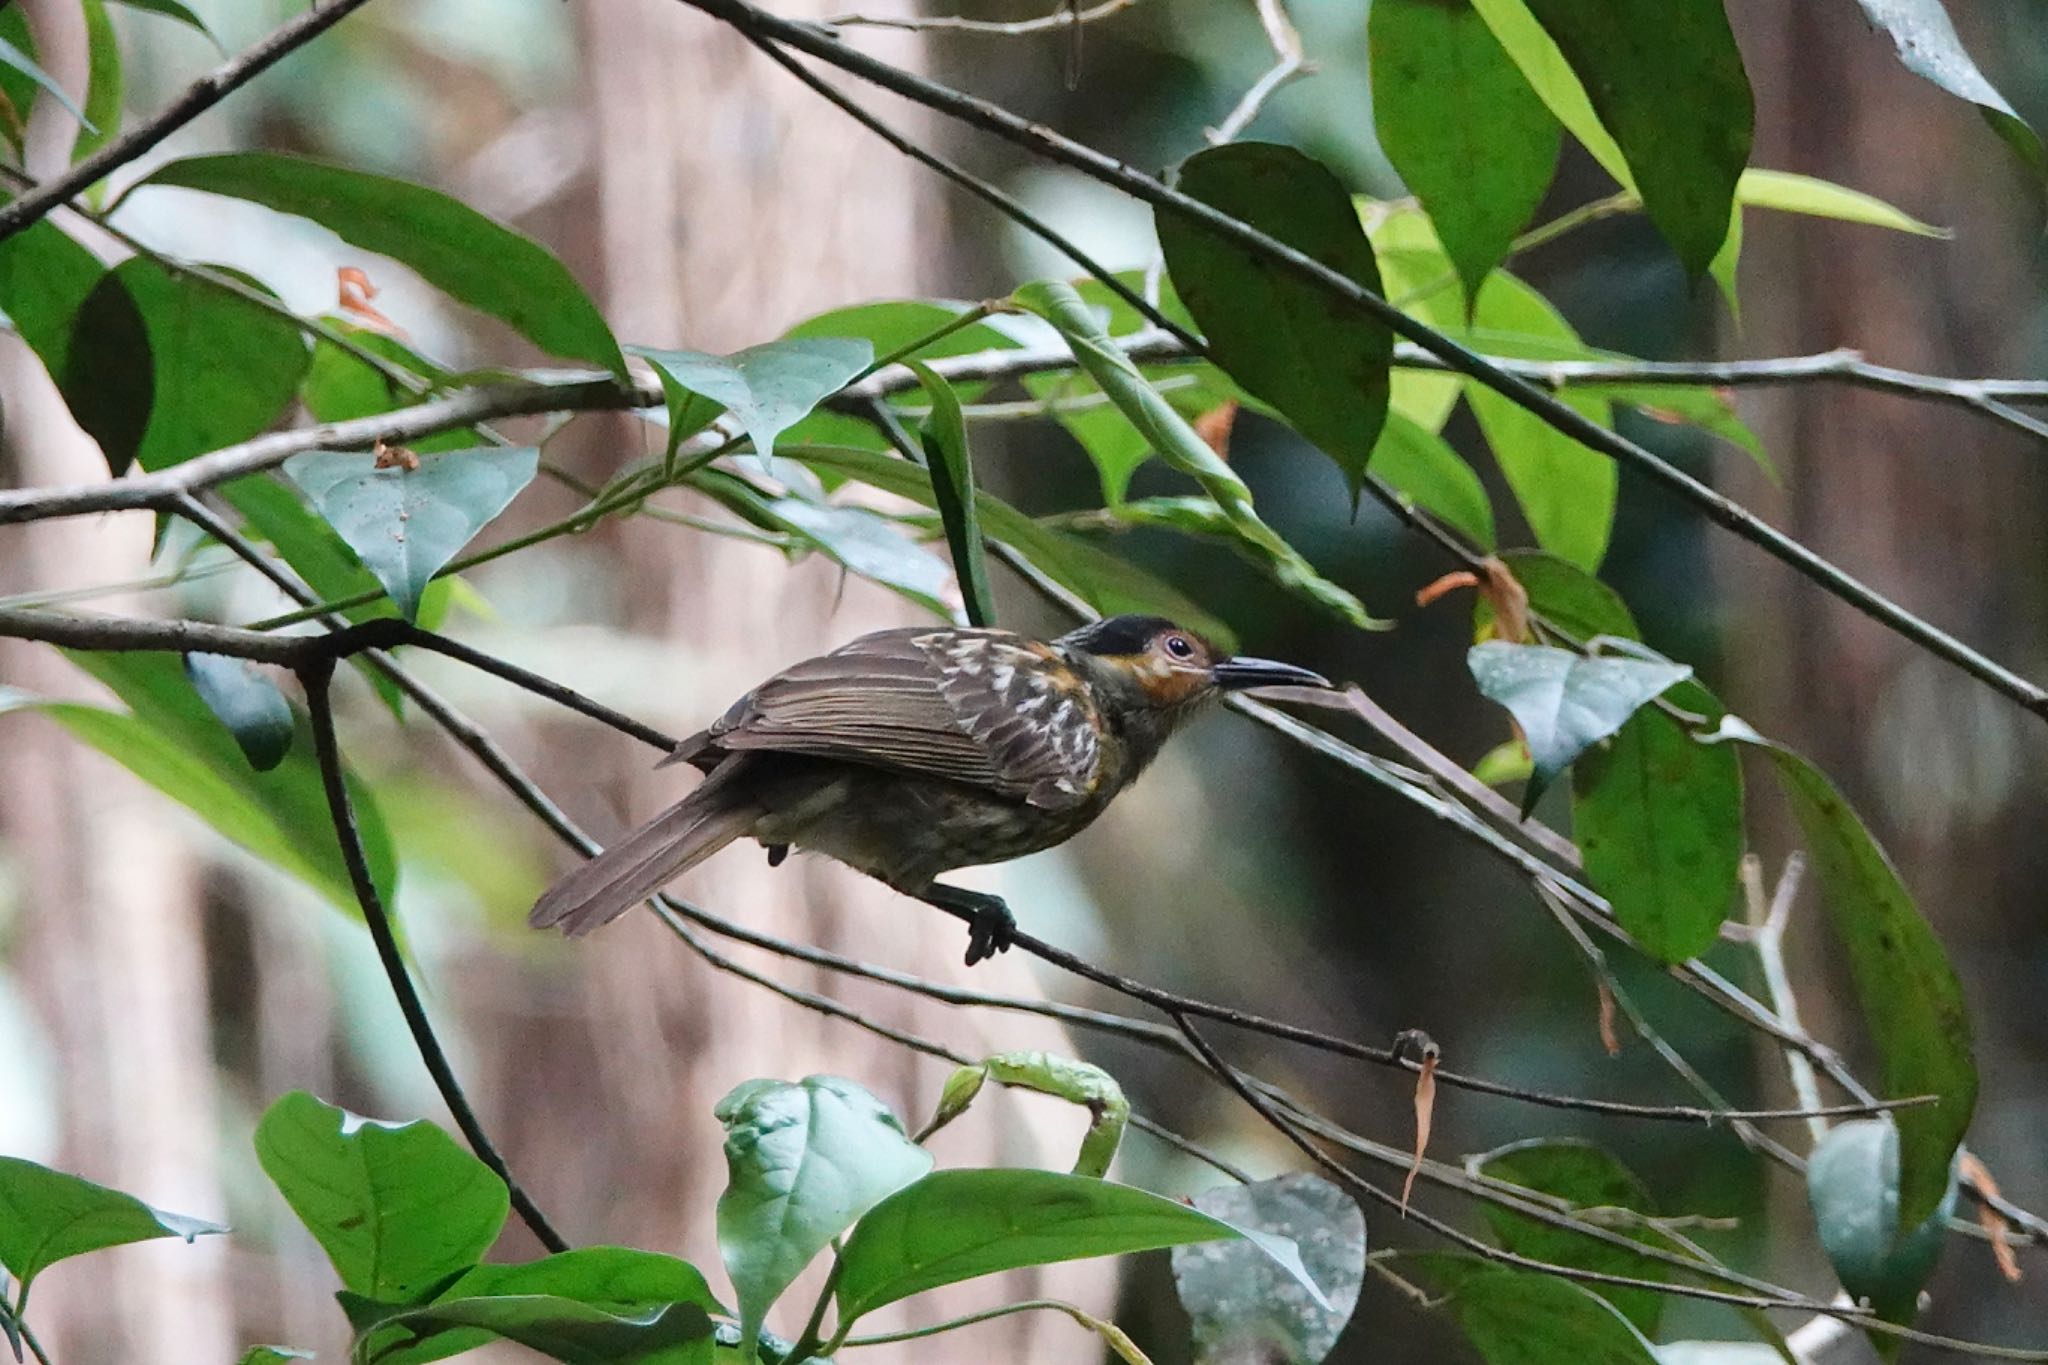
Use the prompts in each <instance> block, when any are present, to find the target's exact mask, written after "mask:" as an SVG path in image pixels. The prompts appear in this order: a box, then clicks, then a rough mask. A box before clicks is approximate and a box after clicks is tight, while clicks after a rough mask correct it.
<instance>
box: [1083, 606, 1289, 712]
mask: <svg viewBox="0 0 2048 1365" xmlns="http://www.w3.org/2000/svg"><path fill="white" fill-rule="evenodd" d="M1058 643H1059V645H1060V646H1061V648H1062V650H1063V651H1064V652H1065V653H1066V654H1067V657H1068V658H1069V659H1074V660H1075V661H1076V662H1077V663H1081V664H1083V666H1084V667H1085V668H1086V670H1087V671H1088V672H1090V673H1093V674H1095V675H1096V680H1097V681H1098V683H1100V682H1113V683H1120V684H1122V685H1123V686H1124V687H1127V688H1131V689H1133V690H1135V692H1136V693H1137V694H1138V695H1139V696H1140V697H1142V699H1143V701H1144V702H1145V703H1147V704H1149V705H1151V706H1155V707H1161V708H1172V709H1176V710H1178V709H1180V708H1183V707H1185V706H1187V705H1189V704H1190V703H1193V702H1198V701H1202V700H1205V699H1207V698H1209V697H1212V696H1214V695H1216V694H1217V693H1218V692H1235V691H1242V690H1244V689H1246V688H1252V687H1284V686H1294V687H1328V686H1329V685H1330V684H1329V682H1328V681H1327V680H1326V679H1324V678H1323V677H1322V676H1321V675H1320V674H1317V673H1312V672H1310V671H1309V670H1308V669H1305V668H1297V667H1295V666H1294V665H1293V664H1283V663H1276V662H1274V661H1273V660H1271V659H1251V658H1243V657H1232V656H1230V655H1227V654H1225V653H1224V652H1223V651H1222V650H1220V649H1218V648H1217V647H1216V646H1215V645H1213V644H1211V643H1209V641H1207V640H1205V639H1203V638H1202V637H1201V636H1200V635H1197V634H1196V633H1195V632H1194V631H1191V630H1188V629H1186V628H1185V627H1183V626H1179V625H1176V624H1174V623H1173V622H1172V621H1169V620H1167V619H1166V618H1165V617H1163V616H1142V615H1125V616H1110V617H1105V618H1104V619H1102V620H1100V621H1094V622H1090V623H1089V624H1088V625H1085V626H1082V627H1081V628H1080V629H1078V630H1073V631H1069V632H1068V633H1067V634H1065V635H1062V636H1061V637H1060V638H1059V641H1058ZM1090 665H1092V667H1091V666H1090Z"/></svg>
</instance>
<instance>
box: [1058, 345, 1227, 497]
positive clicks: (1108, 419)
mask: <svg viewBox="0 0 2048 1365" xmlns="http://www.w3.org/2000/svg"><path fill="white" fill-rule="evenodd" d="M1091 306H1092V305H1091ZM1139 373H1141V374H1142V375H1143V376H1144V377H1145V380H1146V382H1147V383H1149V384H1151V385H1153V387H1154V388H1155V390H1156V391H1157V392H1158V394H1159V396H1160V397H1161V398H1163V399H1165V400H1166V403H1167V405H1168V406H1169V407H1171V408H1172V409H1173V410H1174V411H1175V412H1177V413H1179V414H1180V415H1181V416H1182V417H1184V418H1187V419H1189V420H1190V421H1192V420H1194V419H1195V418H1198V417H1200V416H1202V415H1203V414H1204V413H1207V412H1211V411H1214V410H1215V409H1216V408H1218V407H1221V406H1222V405H1223V404H1225V403H1228V402H1232V401H1242V398H1243V397H1244V396H1245V395H1244V390H1242V389H1240V388H1239V387H1238V386H1237V385H1235V384H1233V383H1231V382H1230V380H1229V378H1228V377H1227V376H1225V375H1224V373H1223V372H1222V371H1221V370H1219V369H1217V368H1216V367H1215V366H1214V365H1206V364H1190V365H1178V364H1177V365H1171V366H1166V365H1149V366H1145V367H1142V368H1141V369H1140V371H1139ZM1024 388H1025V390H1026V391H1027V392H1028V393H1030V395H1031V396H1032V397H1033V398H1036V399H1038V400H1040V401H1041V402H1043V403H1045V404H1046V405H1047V406H1048V407H1049V408H1050V409H1051V410H1052V414H1053V416H1054V417H1055V418H1056V419H1057V420H1058V422H1059V424H1060V425H1061V426H1063V427H1065V428H1066V430H1067V434H1068V435H1070V436H1072V437H1073V438H1074V439H1075V440H1076V441H1078V442H1080V444H1081V449H1083V450H1085V451H1086V452H1088V459H1089V461H1090V462H1091V463H1093V464H1094V466H1095V471H1096V473H1097V475H1099V476H1100V478H1101V480H1102V500H1103V501H1104V502H1105V503H1106V504H1108V505H1110V506H1116V505H1118V504H1120V503H1122V502H1123V500H1124V495H1125V494H1126V493H1127V492H1128V491H1129V489H1130V486H1131V476H1132V475H1133V474H1135V473H1136V472H1137V470H1138V467H1139V466H1140V465H1142V464H1144V463H1145V461H1146V460H1148V459H1150V458H1151V457H1152V453H1153V452H1152V445H1151V443H1150V442H1149V441H1147V440H1146V439H1145V434H1144V433H1143V432H1142V431H1140V430H1139V429H1138V428H1137V427H1136V426H1134V425H1133V424H1132V423H1131V420H1130V419H1129V418H1127V417H1125V416H1124V415H1123V413H1122V412H1121V411H1119V410H1118V409H1117V407H1116V406H1115V405H1114V404H1112V403H1109V402H1108V401H1107V400H1106V399H1104V398H1103V396H1102V390H1101V388H1100V387H1099V386H1098V385H1097V384H1096V383H1095V382H1094V381H1093V380H1091V379H1089V378H1088V376H1087V375H1085V374H1076V373H1072V372H1069V373H1066V374H1060V373H1056V372H1048V373H1045V374H1035V375H1027V376H1025V378H1024ZM1090 400H1093V401H1090ZM1254 401H1255V402H1256V400H1254ZM1262 406H1263V405H1262Z"/></svg>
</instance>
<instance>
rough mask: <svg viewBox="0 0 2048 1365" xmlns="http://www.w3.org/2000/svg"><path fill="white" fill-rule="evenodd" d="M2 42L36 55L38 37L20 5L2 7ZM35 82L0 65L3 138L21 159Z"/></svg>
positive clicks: (1, 133)
mask: <svg viewBox="0 0 2048 1365" xmlns="http://www.w3.org/2000/svg"><path fill="white" fill-rule="evenodd" d="M0 41H4V42H7V43H10V44H12V45H13V46H14V48H15V50H16V51H18V52H22V53H25V54H27V55H28V56H30V57H33V56H34V55H35V51H36V39H35V35H34V34H33V33H31V32H29V27H28V14H27V12H26V11H24V10H23V9H22V7H21V6H20V5H15V4H4V5H0ZM36 91H37V86H36V83H35V82H34V81H32V80H30V79H29V78H28V77H27V76H26V75H24V74H22V73H21V72H20V71H18V70H16V69H15V68H14V67H11V66H9V65H8V64H7V63H5V62H0V137H4V138H5V139H6V142H7V145H8V146H9V147H11V148H13V150H14V155H15V157H16V159H17V160H18V159H19V158H20V157H21V152H22V138H23V136H24V134H26V133H27V131H28V116H29V112H30V110H31V109H33V108H34V106H35V100H36Z"/></svg>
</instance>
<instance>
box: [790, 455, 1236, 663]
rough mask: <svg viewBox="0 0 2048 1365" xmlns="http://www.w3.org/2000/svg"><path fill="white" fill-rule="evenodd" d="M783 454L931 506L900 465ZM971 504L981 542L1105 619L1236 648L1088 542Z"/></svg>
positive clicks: (994, 504)
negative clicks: (1015, 557)
mask: <svg viewBox="0 0 2048 1365" xmlns="http://www.w3.org/2000/svg"><path fill="white" fill-rule="evenodd" d="M787 454H788V455H789V457H790V458H792V459H794V460H797V461H798V462H800V463H802V464H804V465H806V466H808V467H809V468H811V469H814V470H817V471H819V472H820V473H824V472H828V471H829V472H834V473H838V474H843V475H845V476H847V477H849V478H854V479H858V480H859V481H860V482H862V483H864V484H867V485H869V486H870V487H873V488H880V489H882V490H884V491H885V492H890V493H895V494H897V495H898V496H901V497H905V498H909V499H910V500H911V501H913V502H916V503H918V504H920V505H921V506H924V507H934V506H936V505H937V498H936V496H935V495H934V494H933V492H932V486H931V480H930V476H929V475H928V474H927V473H926V472H925V471H924V470H922V469H919V468H918V467H917V466H916V465H913V464H911V463H909V462H908V461H906V460H897V459H891V458H890V457H888V456H886V455H878V454H875V453H874V452H873V451H867V450H853V449H846V448H839V447H831V446H805V447H801V448H798V449H795V450H791V451H789V452H787ZM974 500H975V508H976V512H977V514H978V515H979V518H980V521H981V526H982V531H983V534H985V535H986V536H988V537H990V538H992V539H994V540H996V541H999V542H1000V543H1002V544H1004V545H1008V546H1009V547H1010V548H1011V549H1013V550H1015V551H1016V552H1017V553H1018V554H1020V555H1022V556H1023V557H1024V558H1025V559H1027V560H1029V561H1030V562H1031V564H1032V565H1033V566H1034V567H1036V568H1037V569H1038V570H1039V571H1040V572H1041V573H1044V574H1045V575H1046V576H1047V577H1049V578H1051V579H1052V580H1053V581H1054V582H1056V583H1058V584H1059V585H1060V586H1061V587H1063V588H1065V589H1067V591H1069V592H1071V593H1073V594H1075V595H1076V596H1078V597H1080V598H1081V599H1082V600H1083V601H1085V602H1087V603H1088V605H1090V606H1092V607H1094V608H1095V610H1097V611H1098V612H1100V613H1102V614H1103V615H1104V616H1117V615H1121V614H1123V613H1125V612H1136V613H1139V614H1141V615H1147V616H1164V617H1166V618H1167V619H1168V620H1170V621H1174V622H1177V623H1179V624H1180V625H1183V626H1186V627H1187V628H1188V629H1189V630H1192V631H1194V632H1195V633H1196V634H1198V635H1201V636H1202V637H1203V638H1204V639H1206V640H1208V641H1210V642H1211V643H1213V644H1215V645H1217V646H1218V647H1219V648H1222V649H1226V650H1228V649H1234V648H1236V641H1237V633H1236V632H1235V631H1233V630H1232V629H1231V628H1230V627H1229V626H1228V625H1227V624H1225V623H1224V621H1223V620H1222V619H1221V618H1220V617H1216V616H1213V615H1211V614H1210V613H1209V612H1208V610H1207V609H1206V608H1204V607H1202V606H1201V605H1199V604H1198V603H1196V602H1195V601H1194V600H1193V599H1192V598H1190V597H1188V596H1186V595H1185V594H1183V593H1182V592H1180V591H1179V590H1178V589H1177V588H1174V587H1172V586H1171V585H1169V584H1167V583H1164V582H1162V581H1160V580H1159V579H1157V578H1154V577H1152V575H1150V574H1148V573H1146V572H1145V571H1144V570H1142V569H1139V568H1137V567H1135V566H1133V565H1131V564H1128V563H1125V562H1124V561H1123V560H1121V559H1118V558H1117V557H1116V556H1114V555H1112V554H1109V553H1107V552H1106V551H1103V550H1099V549H1097V548H1096V547H1094V546H1093V545H1090V544H1088V543H1087V542H1086V541H1083V540H1078V539H1076V538H1075V537H1073V536H1068V535H1062V534H1060V533H1059V532H1057V531H1054V530H1050V529H1048V528H1047V527H1044V526H1040V525H1039V524H1038V523H1037V522H1035V521H1033V520H1032V519H1031V518H1030V517H1027V516H1025V515H1024V514H1023V513H1022V512H1019V511H1018V510H1017V509H1016V508H1014V507H1012V506H1010V505H1009V504H1008V503H1006V502H1004V501H1002V500H1001V499H1000V498H997V497H996V496H994V495H993V494H991V493H988V492H986V491H980V492H977V493H976V494H975V499H974Z"/></svg>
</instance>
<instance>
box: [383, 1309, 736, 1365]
mask: <svg viewBox="0 0 2048 1365" xmlns="http://www.w3.org/2000/svg"><path fill="white" fill-rule="evenodd" d="M398 1328H405V1329H408V1330H410V1331H412V1332H415V1333H420V1334H425V1335H427V1339H428V1341H430V1342H431V1341H433V1340H434V1339H435V1338H434V1335H433V1334H435V1333H441V1332H462V1333H464V1336H465V1339H470V1334H471V1333H474V1334H476V1335H477V1336H480V1337H481V1338H482V1339H484V1340H488V1339H490V1338H493V1337H497V1338H503V1339H504V1340H506V1341H516V1342H518V1343H519V1344H520V1345H521V1346H525V1347H527V1348H528V1349H530V1350H534V1351H538V1352H540V1353H541V1354H542V1355H544V1356H547V1357H548V1358H549V1359H550V1360H559V1361H562V1362H564V1363H565V1365H710V1362H711V1360H712V1350H711V1333H712V1329H711V1318H710V1316H709V1315H708V1314H707V1313H706V1312H705V1311H704V1308H703V1305H701V1304H696V1303H670V1304H662V1305H659V1306H657V1307H650V1308H642V1309H622V1310H613V1309H604V1308H599V1307H596V1306H594V1305H592V1304H588V1303H583V1302H580V1301H578V1300H576V1299H570V1298H562V1297H560V1296H557V1295H553V1294H516V1295H505V1296H502V1297H492V1298H464V1299H443V1300H437V1301H436V1302H434V1303H432V1304H429V1305H427V1306H425V1307H422V1308H413V1309H408V1310H407V1311H405V1312H403V1313H397V1314H394V1315H392V1316H390V1317H388V1318H385V1319H383V1320H382V1321H380V1322H378V1323H376V1324H375V1325H374V1326H373V1327H372V1328H371V1329H370V1331H369V1332H366V1333H364V1334H362V1335H361V1336H359V1337H358V1338H357V1340H358V1347H357V1350H356V1351H355V1353H354V1355H355V1358H356V1359H357V1360H359V1361H363V1362H366V1363H367V1362H371V1361H376V1362H378V1365H382V1363H383V1362H384V1361H387V1360H389V1359H391V1357H390V1356H388V1355H385V1354H383V1353H382V1352H377V1353H372V1352H371V1351H368V1350H365V1349H363V1345H362V1343H365V1342H368V1341H369V1340H370V1339H371V1334H373V1333H381V1332H384V1331H389V1330H393V1329H398ZM476 1344H481V1341H478V1342H477V1343H476ZM464 1349H468V1348H467V1347H465V1348H464ZM434 1358H436V1359H438V1358H439V1357H434Z"/></svg>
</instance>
